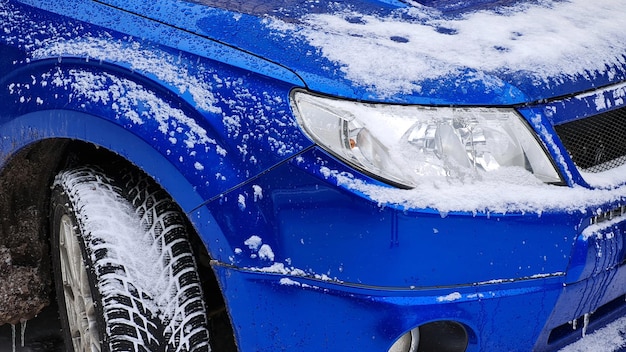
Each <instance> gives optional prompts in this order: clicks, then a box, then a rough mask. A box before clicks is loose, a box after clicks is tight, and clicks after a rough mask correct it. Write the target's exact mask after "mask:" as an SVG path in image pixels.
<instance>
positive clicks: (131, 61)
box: [31, 37, 221, 113]
mask: <svg viewBox="0 0 626 352" xmlns="http://www.w3.org/2000/svg"><path fill="white" fill-rule="evenodd" d="M68 56H78V57H81V58H87V59H88V60H89V59H93V60H100V61H104V60H106V61H113V62H123V63H126V64H127V65H129V66H130V68H131V69H132V70H136V71H141V72H146V73H149V74H151V75H154V76H155V77H157V78H159V79H160V80H162V81H164V82H168V83H169V84H171V85H173V86H175V87H177V89H178V91H179V93H180V94H184V93H186V92H189V94H191V96H192V97H193V100H194V102H195V103H196V105H197V106H198V107H199V108H200V109H203V110H205V111H209V112H213V113H220V112H221V109H220V108H218V107H216V106H215V102H216V98H215V96H214V94H213V92H212V90H211V86H210V85H209V84H208V81H206V80H204V79H202V78H201V77H197V76H196V75H192V74H190V73H189V71H188V70H187V69H186V68H185V67H184V65H181V64H180V60H177V59H176V58H175V57H173V56H171V55H168V54H165V53H164V52H162V51H158V50H151V49H149V48H142V46H141V44H139V43H138V42H135V41H132V40H129V41H128V42H112V41H111V39H110V38H94V37H83V38H76V39H59V40H58V41H57V42H54V43H46V45H45V46H44V47H41V48H39V49H36V50H34V51H33V52H32V53H31V57H32V59H44V58H49V57H68Z"/></svg>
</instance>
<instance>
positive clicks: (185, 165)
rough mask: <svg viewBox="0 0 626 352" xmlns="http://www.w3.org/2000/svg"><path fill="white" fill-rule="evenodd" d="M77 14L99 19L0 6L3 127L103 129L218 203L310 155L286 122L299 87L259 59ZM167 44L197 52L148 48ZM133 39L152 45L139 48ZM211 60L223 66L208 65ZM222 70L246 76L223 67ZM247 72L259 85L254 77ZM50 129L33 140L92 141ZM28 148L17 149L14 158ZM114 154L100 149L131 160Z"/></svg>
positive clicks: (119, 16) (133, 22)
mask: <svg viewBox="0 0 626 352" xmlns="http://www.w3.org/2000/svg"><path fill="white" fill-rule="evenodd" d="M30 2H31V3H35V2H34V1H30ZM72 3H73V5H74V6H75V7H74V8H73V10H71V12H68V13H69V14H71V15H76V16H78V17H88V15H89V13H93V12H94V11H102V13H101V14H100V16H98V19H97V20H95V22H98V25H93V24H89V23H86V22H82V21H76V20H70V19H69V18H67V17H62V16H58V15H55V14H52V13H49V12H46V11H39V10H37V9H33V8H30V7H24V6H23V5H19V4H16V3H13V2H11V3H6V2H5V3H0V18H1V19H2V22H3V23H4V26H3V28H5V30H4V35H2V36H0V47H1V48H2V52H3V54H4V53H5V52H6V53H8V54H9V55H6V56H5V55H3V56H2V59H1V65H0V70H1V71H2V72H3V73H4V75H3V76H2V77H0V101H1V102H3V105H4V106H3V111H2V116H0V119H1V121H0V123H3V124H6V123H9V122H11V121H13V120H16V119H19V118H20V117H21V116H24V115H26V114H31V113H34V112H37V111H46V110H56V111H62V110H66V111H68V112H80V113H85V114H88V115H91V116H94V117H95V118H99V119H104V120H107V121H110V122H112V123H114V124H117V125H119V126H120V127H122V128H124V129H126V130H128V131H130V132H131V133H132V135H134V136H135V137H136V138H138V139H139V140H141V141H143V142H145V143H147V144H149V145H150V146H151V147H152V148H153V149H154V150H155V152H156V153H158V154H159V155H160V156H161V157H163V158H165V159H166V160H167V161H168V162H169V163H171V164H172V165H173V166H174V168H175V169H176V170H178V172H179V173H180V174H182V175H183V176H184V177H185V178H186V179H187V180H188V181H189V183H190V184H192V185H193V189H192V190H188V192H193V193H195V194H197V195H198V197H199V198H201V199H209V198H211V197H215V196H216V195H218V194H220V193H221V192H223V191H224V190H227V189H229V188H232V187H234V186H236V185H238V184H240V183H242V182H244V181H245V180H247V179H249V178H250V177H253V176H254V175H256V174H259V173H260V172H262V171H264V170H266V169H268V168H270V167H272V166H273V165H275V164H278V163H280V162H282V161H283V160H285V159H287V158H288V157H289V156H291V155H293V154H295V153H297V152H299V151H300V150H301V149H303V148H305V147H306V146H308V145H309V144H310V142H309V141H308V140H306V138H305V137H304V136H303V135H302V134H301V133H300V132H299V129H298V128H297V127H296V122H295V121H294V119H293V117H292V116H291V114H290V107H289V98H288V96H289V91H290V90H291V89H292V88H293V87H294V79H293V76H292V75H291V74H290V73H289V71H286V70H284V69H281V71H280V72H281V74H278V73H277V72H278V70H279V69H277V68H276V67H275V66H273V65H271V64H269V63H265V62H264V61H263V60H261V59H258V58H255V59H251V60H248V61H246V60H243V59H241V57H242V56H241V55H240V53H236V54H233V50H232V48H224V50H223V51H221V52H216V51H215V50H214V49H215V48H214V47H215V43H212V42H209V41H207V40H206V39H204V38H201V37H196V36H193V35H190V34H189V33H186V32H183V31H176V30H173V29H172V28H170V27H167V26H160V25H159V24H156V23H152V22H151V21H148V20H145V19H141V18H138V17H137V16H131V15H129V14H127V13H123V12H120V11H118V12H115V10H114V9H111V8H109V7H103V6H102V5H98V4H96V3H94V2H79V1H73V2H72ZM59 4H60V3H59ZM59 4H56V5H54V4H52V5H50V6H51V7H54V9H53V10H54V11H61V10H64V9H65V10H68V9H69V8H70V7H71V6H69V5H68V3H67V2H64V3H63V4H65V5H59ZM38 6H44V5H42V4H38ZM90 6H91V7H90ZM88 10H91V11H88ZM68 11H69V10H68ZM81 11H82V12H81ZM91 18H95V17H93V16H92V17H91ZM120 22H124V23H126V25H121V26H119V27H121V28H124V29H129V32H131V33H121V32H117V31H113V30H109V29H107V28H105V27H102V25H105V24H108V25H110V26H116V27H118V25H119V24H120ZM166 27H167V28H166ZM131 28H136V30H135V32H133V31H132V30H130V29H131ZM140 28H141V29H143V30H142V31H139V30H138V29H140ZM164 32H167V35H166V36H163V37H162V38H163V41H164V42H166V44H174V43H172V42H177V43H178V44H181V46H183V47H186V48H188V49H189V50H193V51H194V52H184V51H179V50H175V49H171V47H169V46H164V45H160V44H159V43H158V42H155V41H159V38H161V37H159V36H158V35H161V34H164ZM137 33H145V37H147V39H150V40H154V41H147V40H145V39H136V38H135V37H133V34H137ZM155 33H156V34H155ZM203 44H206V45H204V46H203ZM217 54H221V55H222V56H217V57H216V58H217V59H218V60H214V58H215V56H216V55H217ZM231 54H232V55H233V56H229V55H231ZM208 57H210V58H208ZM225 58H232V60H228V61H232V62H234V63H235V64H241V66H233V65H226V64H223V63H221V62H219V60H225ZM240 59H241V60H240ZM255 60H256V61H255ZM252 61H255V62H252ZM251 66H254V68H255V70H256V71H257V72H260V73H254V72H251V70H249V68H250V67H251ZM270 74H276V76H278V78H275V77H269V76H268V75H270ZM48 124H54V121H47V122H46V123H45V124H44V123H42V124H41V125H39V126H37V125H35V126H31V130H32V131H34V134H35V135H40V136H45V138H54V137H63V138H76V139H81V140H85V138H86V136H87V135H88V134H89V133H83V134H80V135H73V134H71V133H69V132H68V131H67V130H66V131H62V129H61V131H60V130H59V129H58V128H49V125H48ZM55 127H58V126H55ZM87 128H89V126H87ZM57 133H58V134H57ZM13 138H14V139H15V137H13ZM42 138H43V137H42ZM86 141H88V142H93V141H91V140H88V139H86ZM29 142H31V141H19V140H16V141H13V142H12V144H13V145H14V147H13V149H15V148H17V147H18V146H20V145H24V144H26V143H29ZM115 144H116V143H109V144H108V145H104V146H105V147H110V148H112V150H113V151H114V152H116V153H118V154H121V155H123V156H126V157H130V154H131V153H128V152H127V151H126V150H125V148H123V147H121V146H119V145H117V146H116V145H115ZM5 153H6V154H10V153H12V151H10V150H9V151H5ZM131 161H132V162H133V163H135V164H137V165H139V166H141V167H142V168H143V169H144V170H152V169H154V167H150V166H149V165H147V164H149V163H151V162H152V161H150V160H132V159H131ZM152 176H153V177H155V178H156V179H157V180H164V182H162V183H163V184H165V185H167V184H168V183H169V182H166V180H167V179H168V178H169V175H167V174H160V173H158V171H156V172H154V173H152ZM185 198H187V197H185ZM197 205H199V203H195V204H187V205H186V206H185V207H184V208H185V209H186V210H190V209H191V208H193V207H194V206H197Z"/></svg>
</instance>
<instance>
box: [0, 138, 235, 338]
mask: <svg viewBox="0 0 626 352" xmlns="http://www.w3.org/2000/svg"><path fill="white" fill-rule="evenodd" d="M85 164H89V165H93V166H99V167H102V168H103V169H104V170H105V171H106V169H107V168H109V167H115V168H117V169H120V168H125V169H134V170H137V172H142V171H140V170H139V169H138V168H137V167H136V166H134V165H133V164H132V163H130V162H129V161H127V160H125V159H124V158H122V157H121V156H119V155H117V154H115V153H112V152H110V151H108V150H106V149H104V148H98V147H96V146H95V145H93V144H90V143H86V142H81V141H74V140H69V139H49V140H43V141H39V142H37V143H34V144H32V145H29V146H28V147H26V148H23V149H22V150H20V151H18V152H17V153H16V154H15V155H13V156H12V157H11V158H10V159H9V160H8V161H7V162H6V164H5V166H4V167H3V170H2V172H1V173H0V209H1V210H2V212H1V213H0V282H12V283H13V285H10V286H9V285H1V284H0V296H2V297H9V300H8V302H7V304H3V305H0V325H2V324H3V323H17V322H19V321H20V320H25V319H30V318H32V317H33V316H35V315H36V314H38V313H39V311H40V310H41V309H43V308H44V307H45V306H46V305H48V304H49V302H50V297H51V294H52V287H53V285H52V273H51V269H50V254H49V248H48V238H49V233H48V232H49V231H48V213H49V199H50V185H51V184H52V182H53V179H54V177H55V175H56V174H57V173H58V172H59V171H60V170H61V169H64V168H69V167H72V166H77V165H85ZM181 212H182V211H181ZM185 219H186V220H187V223H188V228H189V233H190V236H191V238H190V240H191V243H192V244H193V246H194V251H195V255H196V261H197V263H198V266H199V270H200V275H201V278H202V281H203V288H204V291H205V296H206V297H207V298H210V299H207V300H206V302H207V305H208V306H207V311H208V312H209V315H218V314H221V315H224V316H226V311H225V304H224V301H223V298H222V294H221V290H220V288H219V285H218V282H217V279H216V278H215V276H214V274H213V271H212V269H211V267H210V264H209V262H210V257H209V255H208V253H207V250H206V247H205V245H204V244H203V242H202V241H201V240H200V238H199V236H198V235H197V232H196V231H195V229H194V227H193V226H192V225H191V223H190V222H189V221H188V219H187V217H186V216H185ZM7 259H8V260H7ZM16 284H17V286H16ZM231 336H232V333H231Z"/></svg>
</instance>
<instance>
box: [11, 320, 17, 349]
mask: <svg viewBox="0 0 626 352" xmlns="http://www.w3.org/2000/svg"><path fill="white" fill-rule="evenodd" d="M11 337H12V339H11V340H12V341H13V342H12V346H13V350H12V351H13V352H16V349H15V324H11Z"/></svg>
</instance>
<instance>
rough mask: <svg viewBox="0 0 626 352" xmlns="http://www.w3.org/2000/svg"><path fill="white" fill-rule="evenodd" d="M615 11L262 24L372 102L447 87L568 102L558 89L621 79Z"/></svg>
mask: <svg viewBox="0 0 626 352" xmlns="http://www.w3.org/2000/svg"><path fill="white" fill-rule="evenodd" d="M625 8H626V1H623V0H617V1H616V0H599V1H594V2H589V1H585V0H571V1H558V2H554V1H541V2H539V3H531V4H516V5H513V6H509V7H498V8H495V9H492V10H480V11H474V12H468V13H462V14H456V15H455V16H449V15H446V13H444V12H441V11H439V10H435V9H433V8H430V7H425V6H415V7H410V8H403V9H398V10H395V11H392V12H390V13H389V14H387V15H384V16H381V15H378V14H363V13H360V12H359V11H355V10H350V9H344V10H342V11H338V12H335V13H319V14H307V15H305V16H303V17H302V18H301V19H300V22H298V23H297V24H294V23H290V22H287V21H285V20H283V19H277V18H273V19H271V20H268V21H267V23H268V26H270V27H271V28H273V29H275V30H277V31H279V32H282V33H289V34H290V35H292V36H294V37H302V38H304V39H305V40H306V42H308V43H309V44H311V45H312V46H313V47H315V48H316V49H317V50H318V53H319V54H320V55H321V56H323V57H324V58H327V59H328V60H330V61H331V62H333V63H336V64H337V65H339V66H340V67H341V68H340V71H341V72H342V73H343V74H344V75H345V77H346V78H347V79H349V80H350V81H352V82H354V84H356V85H357V86H360V87H366V89H368V90H370V91H373V92H375V93H376V94H377V95H379V96H382V97H391V96H395V95H398V94H418V95H425V96H427V95H438V94H439V93H438V92H437V91H436V90H437V85H436V84H433V82H436V83H439V84H440V83H441V82H442V81H443V82H447V81H449V80H451V79H453V80H455V81H457V82H458V83H459V84H465V85H468V86H471V85H472V83H473V82H476V81H480V82H481V85H482V86H483V88H484V89H492V90H499V89H502V88H503V87H506V86H507V85H508V84H511V85H512V86H514V87H516V88H517V89H519V90H520V91H521V92H523V93H524V94H526V95H528V96H529V97H530V99H531V100H536V99H540V98H546V97H549V96H546V94H548V95H550V94H552V95H561V94H564V93H565V94H568V93H572V92H570V91H562V89H567V88H561V89H560V90H559V89H558V88H559V87H558V86H559V85H565V84H568V85H570V86H572V85H573V86H575V89H588V88H590V87H579V86H580V83H576V82H577V81H586V82H588V84H591V85H593V84H606V83H609V82H614V81H618V80H623V79H624V68H625V64H626V57H625V54H626V31H624V27H625V25H626V13H625V11H624V9H625ZM444 87H445V85H444ZM547 90H554V93H549V92H547ZM477 93H479V92H477ZM511 94H512V96H511V98H512V100H517V99H519V98H520V97H518V96H515V95H514V91H512V93H511ZM511 102H515V101H511Z"/></svg>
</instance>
